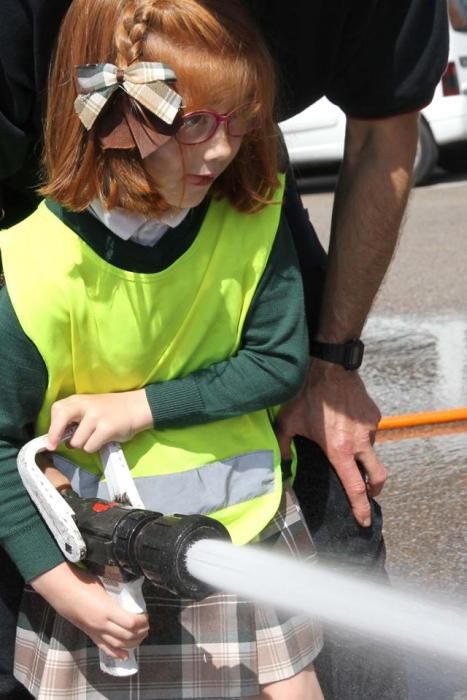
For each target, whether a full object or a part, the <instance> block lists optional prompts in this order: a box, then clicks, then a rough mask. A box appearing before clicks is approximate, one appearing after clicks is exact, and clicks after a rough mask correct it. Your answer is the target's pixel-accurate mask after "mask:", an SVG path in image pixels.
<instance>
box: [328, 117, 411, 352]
mask: <svg viewBox="0 0 467 700" xmlns="http://www.w3.org/2000/svg"><path fill="white" fill-rule="evenodd" d="M417 134H418V117H417V115H416V114H409V115H402V116H398V117H393V118H390V119H384V120H380V121H375V122H365V121H357V120H352V119H350V120H349V121H348V128H347V137H346V149H345V157H344V161H343V164H342V168H341V172H340V176H339V182H338V187H337V191H336V196H335V202H334V210H333V218H332V230H331V241H330V247H329V258H328V271H327V276H326V283H325V289H324V296H323V304H322V311H321V316H320V324H319V331H318V336H317V337H318V338H319V339H321V340H329V341H331V342H332V341H342V340H346V339H348V338H351V337H354V336H359V335H360V333H361V331H362V328H363V326H364V323H365V320H366V317H367V315H368V312H369V310H370V308H371V305H372V303H373V300H374V298H375V295H376V293H377V291H378V289H379V287H380V285H381V282H382V280H383V277H384V275H385V273H386V270H387V268H388V266H389V263H390V261H391V258H392V256H393V253H394V250H395V247H396V243H397V238H398V234H399V229H400V226H401V221H402V217H403V214H404V211H405V207H406V204H407V198H408V195H409V191H410V187H411V181H412V167H413V161H414V158H415V151H416V144H417Z"/></svg>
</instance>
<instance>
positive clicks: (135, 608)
mask: <svg viewBox="0 0 467 700" xmlns="http://www.w3.org/2000/svg"><path fill="white" fill-rule="evenodd" d="M143 580H144V579H143V578H138V579H136V580H135V581H130V582H128V583H118V582H117V581H113V580H111V579H107V578H103V577H101V581H102V583H103V585H104V588H105V590H106V591H107V593H108V594H109V595H111V596H112V598H115V600H116V601H117V602H118V604H119V605H120V606H121V607H122V608H124V609H125V610H128V612H136V613H144V612H145V611H146V604H145V602H144V598H143V593H142V587H143ZM99 661H100V667H101V671H104V673H108V674H109V675H110V676H119V677H121V678H122V677H124V676H132V675H133V674H135V673H137V672H138V662H137V660H136V655H135V650H134V649H128V658H127V659H114V658H113V657H112V656H108V654H106V653H105V652H103V651H102V649H99Z"/></svg>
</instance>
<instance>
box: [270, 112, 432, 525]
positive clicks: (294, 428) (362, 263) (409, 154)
mask: <svg viewBox="0 0 467 700" xmlns="http://www.w3.org/2000/svg"><path fill="white" fill-rule="evenodd" d="M417 125H418V114H417V113H412V114H406V115H400V116H395V117H391V118H388V119H380V120H377V121H365V120H357V119H349V120H348V125H347V134H346V147H345V155H344V161H343V164H342V169H341V172H340V176H339V181H338V187H337V191H336V196H335V201H334V209H333V217H332V227H331V242H330V248H329V257H328V263H327V275H326V281H325V286H324V292H323V299H322V307H321V308H322V311H321V316H320V321H319V326H318V330H317V333H316V338H317V339H318V340H321V341H325V342H344V341H346V340H349V339H350V338H353V337H358V336H360V334H361V331H362V329H363V326H364V323H365V320H366V318H367V315H368V312H369V310H370V308H371V305H372V303H373V300H374V297H375V295H376V292H377V291H378V289H379V287H380V284H381V282H382V279H383V277H384V274H385V272H386V270H387V268H388V266H389V263H390V261H391V258H392V255H393V252H394V249H395V247H396V243H397V238H398V232H399V228H400V225H401V221H402V217H403V214H404V210H405V207H406V204H407V198H408V195H409V191H410V186H411V174H412V167H413V161H414V158H415V151H416V144H417V135H418V128H417ZM379 418H380V413H379V411H378V409H377V407H376V406H375V404H374V403H373V401H372V400H371V399H370V397H369V396H368V394H367V393H366V390H365V388H364V385H363V383H362V381H361V379H360V377H359V376H358V373H357V372H347V371H346V370H344V369H342V368H341V367H339V366H337V365H333V364H331V363H327V362H322V361H319V360H316V359H312V360H311V362H310V367H309V372H308V378H307V382H306V384H305V387H304V389H303V390H302V392H301V394H300V396H299V397H298V398H297V399H296V400H295V401H293V402H292V403H291V404H289V406H288V407H287V408H286V409H284V411H283V412H282V414H281V416H280V418H279V421H278V428H277V430H278V437H279V440H280V443H281V447H282V451H283V453H284V454H286V453H287V448H288V443H289V440H290V438H291V437H292V436H293V435H295V434H299V435H303V436H305V437H308V438H310V439H311V440H314V441H315V442H317V443H318V444H319V445H320V446H321V447H322V449H323V450H324V452H325V453H326V454H327V456H328V458H329V459H330V461H331V463H332V464H333V466H334V468H335V469H336V472H337V474H338V476H339V478H340V479H341V481H342V485H343V487H344V488H345V490H346V493H347V495H348V498H349V501H350V504H351V506H352V510H353V513H354V516H355V518H356V519H357V521H358V522H359V523H360V524H362V525H369V524H370V512H371V511H370V505H369V502H368V498H367V487H368V491H369V493H370V495H376V494H377V493H378V492H379V491H380V490H381V488H382V486H383V484H384V481H385V478H386V470H385V467H384V466H383V464H382V463H381V462H380V460H379V459H378V457H377V455H376V453H375V451H374V449H373V445H372V443H373V439H374V433H375V430H376V426H377V423H378V421H379ZM357 462H358V463H359V464H361V465H362V467H363V469H364V472H365V475H366V480H367V483H365V480H364V479H363V478H362V476H361V474H360V471H359V469H358V464H357Z"/></svg>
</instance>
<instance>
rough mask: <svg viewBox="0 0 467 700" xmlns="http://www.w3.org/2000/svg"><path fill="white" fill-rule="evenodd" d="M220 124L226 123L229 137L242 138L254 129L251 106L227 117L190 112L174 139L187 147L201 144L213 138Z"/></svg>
mask: <svg viewBox="0 0 467 700" xmlns="http://www.w3.org/2000/svg"><path fill="white" fill-rule="evenodd" d="M221 122H225V123H226V131H227V133H228V134H229V136H244V135H245V134H247V133H248V132H250V131H251V130H252V129H253V128H254V126H255V123H256V115H255V114H254V111H253V109H252V107H251V105H246V106H242V107H239V108H238V109H236V110H234V111H233V112H230V114H228V115H217V114H215V113H214V112H208V111H200V112H192V113H191V114H188V115H187V116H186V117H184V119H183V124H182V126H181V127H180V129H179V130H178V131H177V135H176V138H177V140H178V141H179V142H180V143H184V144H187V145H190V144H191V145H193V144H197V143H202V142H203V141H207V140H208V139H210V138H212V136H214V134H215V132H216V130H217V127H218V125H219V124H220V123H221Z"/></svg>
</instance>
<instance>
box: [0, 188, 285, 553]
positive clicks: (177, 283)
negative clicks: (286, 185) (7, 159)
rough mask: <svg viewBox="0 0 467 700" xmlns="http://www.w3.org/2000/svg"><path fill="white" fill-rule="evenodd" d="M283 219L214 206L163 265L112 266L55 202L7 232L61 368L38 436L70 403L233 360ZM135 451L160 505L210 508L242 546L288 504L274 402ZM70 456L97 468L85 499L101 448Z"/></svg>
mask: <svg viewBox="0 0 467 700" xmlns="http://www.w3.org/2000/svg"><path fill="white" fill-rule="evenodd" d="M282 189H283V185H282V187H281V189H280V190H279V191H278V192H277V193H276V197H275V199H276V200H279V201H280V200H281V198H282ZM279 218H280V206H278V205H271V206H267V207H265V208H264V209H263V210H262V211H261V212H258V213H255V214H244V213H240V212H238V211H236V210H234V209H233V208H232V207H231V206H229V205H228V203H227V202H226V201H224V200H222V201H215V202H212V203H211V204H210V206H209V208H208V211H207V214H206V216H205V218H204V221H203V223H202V225H201V229H200V231H199V233H198V235H197V237H196V238H195V240H194V242H193V243H192V245H191V246H190V248H189V249H188V250H187V251H186V252H185V253H184V254H183V255H182V256H181V257H180V258H179V259H177V260H176V261H175V262H174V263H173V264H172V265H170V266H169V267H168V268H167V269H165V270H163V271H161V272H157V273H151V274H148V273H140V272H129V271H126V270H122V269H119V268H117V267H114V266H113V265H111V264H109V262H107V261H106V260H104V259H103V258H101V257H99V256H98V255H97V254H96V253H95V252H94V251H93V250H92V249H91V248H90V247H89V246H88V245H87V244H86V243H84V242H83V241H82V240H81V239H80V237H79V236H78V235H76V234H75V233H74V232H73V231H72V230H71V229H70V228H68V227H67V226H66V225H65V224H64V223H63V222H62V221H61V220H60V219H59V218H58V217H57V216H55V215H54V214H53V213H52V212H51V211H50V210H49V208H48V207H47V206H46V203H42V204H41V205H40V206H39V208H38V210H37V211H36V212H35V213H34V214H32V216H30V217H29V218H28V219H27V220H26V221H23V222H22V223H20V224H19V225H17V226H15V227H14V228H12V229H10V230H9V231H7V232H5V233H2V236H1V239H0V240H1V248H2V259H3V263H4V269H5V276H6V280H7V284H8V291H9V295H10V298H11V301H12V304H13V307H14V309H15V312H16V314H17V316H18V319H19V321H20V324H21V326H22V328H23V330H24V332H25V333H26V335H27V336H28V337H29V338H30V339H31V340H32V342H33V343H34V344H35V346H36V347H37V349H38V351H39V353H40V354H41V356H42V358H43V360H44V362H45V365H46V367H47V371H48V386H47V391H46V395H45V398H44V402H43V405H42V408H41V411H40V414H39V417H38V420H37V425H36V434H37V435H40V434H43V433H45V432H47V430H48V427H49V421H50V408H51V405H52V404H53V402H54V401H56V400H58V399H60V398H64V397H66V396H69V395H71V394H75V393H76V394H94V393H102V392H119V391H128V390H132V389H138V388H141V387H144V386H145V385H146V384H149V383H153V382H163V381H167V380H170V379H174V378H177V377H184V376H186V375H189V374H190V373H192V372H194V371H196V370H199V369H202V368H205V367H208V366H210V365H212V364H213V363H216V362H219V361H222V360H225V359H226V358H229V357H231V356H233V355H234V354H235V353H236V352H237V351H238V349H239V348H240V344H241V335H242V329H243V325H244V322H245V318H246V315H247V313H248V310H249V307H250V304H251V301H252V299H253V296H254V293H255V290H256V288H257V285H258V283H259V281H260V279H261V276H262V274H263V271H264V269H265V266H266V263H267V260H268V257H269V254H270V251H271V247H272V244H273V242H274V238H275V234H276V231H277V228H278V225H279ZM166 235H168V236H169V235H170V232H169V233H167V234H166ZM123 450H124V453H125V456H126V459H127V461H128V463H129V465H130V467H131V471H132V476H133V477H134V479H135V481H136V486H137V488H138V490H139V492H140V494H141V496H142V498H143V501H144V503H145V505H146V507H147V508H149V509H152V510H158V511H162V512H165V513H170V512H178V513H198V512H202V513H207V514H209V515H211V516H213V517H215V518H216V519H218V520H220V521H221V522H222V523H223V524H224V525H225V526H226V527H227V528H228V530H229V532H230V534H231V536H232V539H233V541H234V542H235V543H238V544H242V543H245V542H248V541H250V540H251V539H252V538H253V537H255V536H256V535H257V534H258V532H260V531H261V530H262V528H263V527H264V526H265V525H266V524H267V523H268V522H269V520H270V519H271V518H272V517H273V515H274V513H275V512H276V510H277V507H278V505H279V500H280V495H281V486H282V485H281V471H280V453H279V449H278V445H277V441H276V439H275V436H274V433H273V429H272V425H271V415H270V412H269V411H268V410H261V411H257V412H255V413H251V414H248V415H244V416H240V417H238V418H228V419H224V420H219V421H215V422H211V423H208V424H205V425H196V426H193V427H184V428H163V429H157V425H156V428H155V429H151V430H147V431H145V432H142V433H139V434H138V435H137V436H135V437H134V438H133V439H132V440H130V441H129V442H127V443H125V444H124V445H123ZM59 452H60V453H61V454H62V455H64V456H65V457H67V458H68V459H70V460H73V461H75V462H76V461H77V460H78V461H79V464H80V467H81V468H83V469H84V470H85V471H84V472H81V473H80V477H79V481H80V483H81V485H82V487H83V488H81V491H82V492H83V491H84V493H85V495H86V494H87V495H90V493H91V492H90V490H89V483H87V482H92V483H94V485H95V488H96V489H97V482H98V481H99V480H101V479H102V465H101V463H100V460H99V456H98V455H86V454H85V453H78V452H77V451H76V450H74V451H70V450H67V448H66V447H64V446H63V447H61V448H60V450H59ZM78 455H79V457H78ZM86 480H87V481H86ZM86 484H87V486H86ZM86 489H87V490H86ZM91 490H92V489H91ZM96 492H97V490H95V493H96ZM100 493H103V492H102V489H101V491H100Z"/></svg>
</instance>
